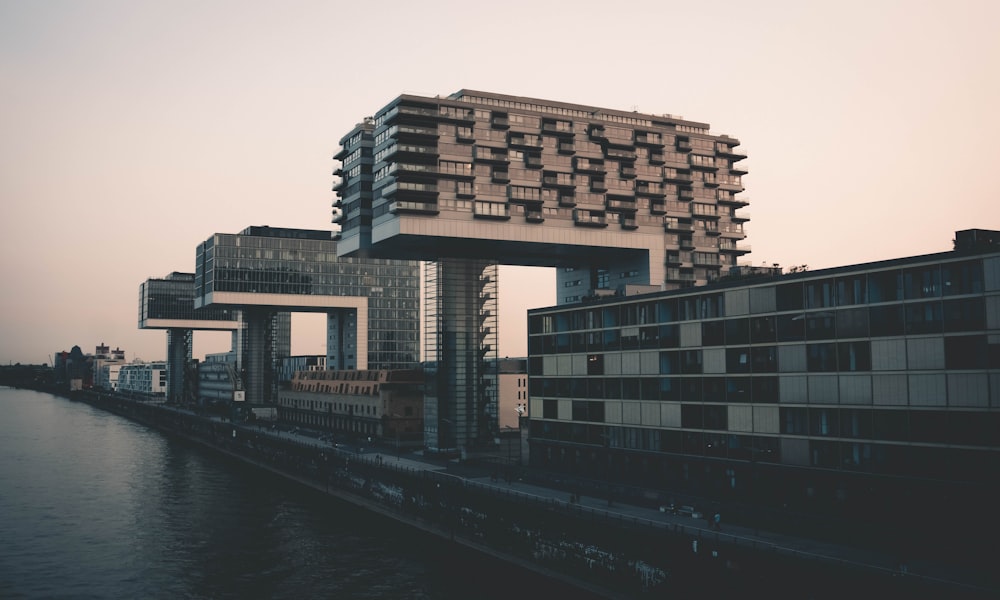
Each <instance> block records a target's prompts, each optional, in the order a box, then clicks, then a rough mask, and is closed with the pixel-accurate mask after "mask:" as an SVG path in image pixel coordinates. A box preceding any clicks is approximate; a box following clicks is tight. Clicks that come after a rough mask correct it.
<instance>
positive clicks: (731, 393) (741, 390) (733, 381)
mask: <svg viewBox="0 0 1000 600" xmlns="http://www.w3.org/2000/svg"><path fill="white" fill-rule="evenodd" d="M751 379H752V378H750V377H727V378H726V402H749V401H750V388H751V385H752V383H751Z"/></svg>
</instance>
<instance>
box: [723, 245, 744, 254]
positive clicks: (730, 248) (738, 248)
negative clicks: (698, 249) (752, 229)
mask: <svg viewBox="0 0 1000 600" xmlns="http://www.w3.org/2000/svg"><path fill="white" fill-rule="evenodd" d="M719 252H725V253H727V254H740V255H742V254H748V253H749V252H750V244H737V243H732V244H724V245H720V246H719Z"/></svg>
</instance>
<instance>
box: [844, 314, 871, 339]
mask: <svg viewBox="0 0 1000 600" xmlns="http://www.w3.org/2000/svg"><path fill="white" fill-rule="evenodd" d="M837 337H840V338H851V337H868V309H867V308H848V309H846V310H839V311H837Z"/></svg>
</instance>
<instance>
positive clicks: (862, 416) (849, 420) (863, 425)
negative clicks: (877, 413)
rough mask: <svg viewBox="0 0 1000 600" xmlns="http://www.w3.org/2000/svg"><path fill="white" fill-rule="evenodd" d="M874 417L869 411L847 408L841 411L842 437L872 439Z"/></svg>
mask: <svg viewBox="0 0 1000 600" xmlns="http://www.w3.org/2000/svg"><path fill="white" fill-rule="evenodd" d="M871 419H872V416H871V411H870V410H867V409H856V408H845V409H841V411H840V436H841V437H850V438H865V439H867V438H871V437H872V420H871Z"/></svg>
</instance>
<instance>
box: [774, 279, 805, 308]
mask: <svg viewBox="0 0 1000 600" xmlns="http://www.w3.org/2000/svg"><path fill="white" fill-rule="evenodd" d="M775 306H776V308H777V309H778V310H779V311H786V310H801V309H802V308H803V306H802V284H801V283H786V284H783V285H779V286H777V287H776V288H775Z"/></svg>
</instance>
